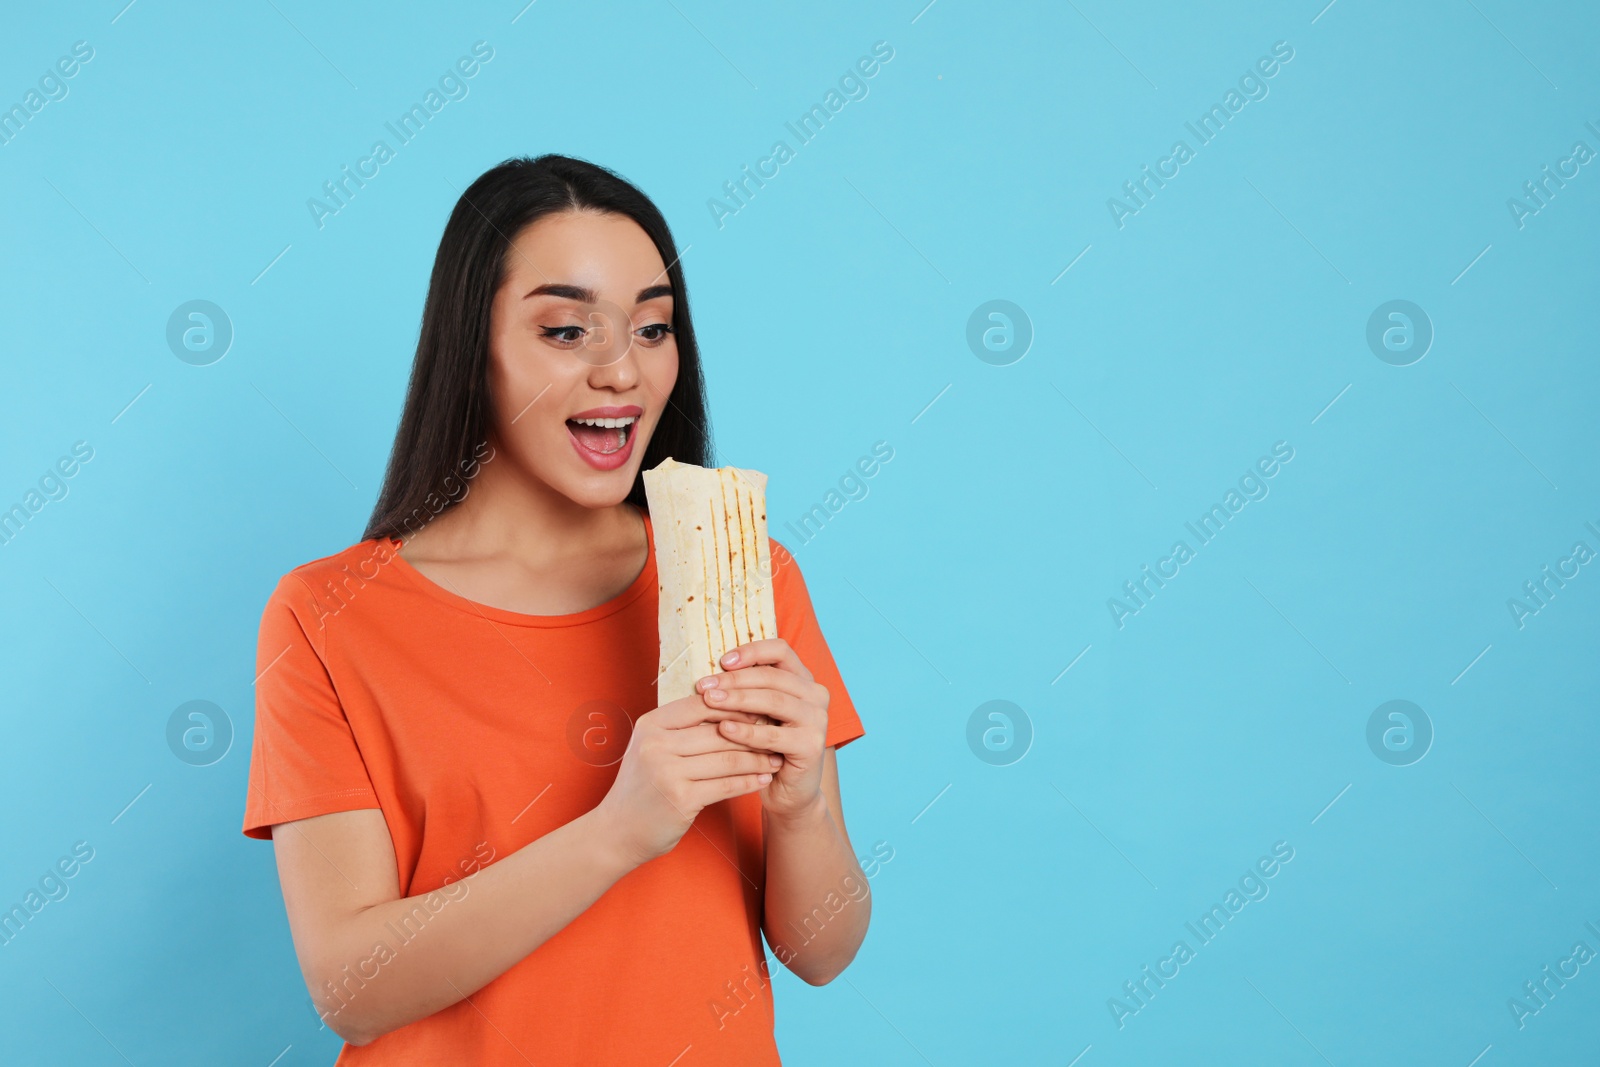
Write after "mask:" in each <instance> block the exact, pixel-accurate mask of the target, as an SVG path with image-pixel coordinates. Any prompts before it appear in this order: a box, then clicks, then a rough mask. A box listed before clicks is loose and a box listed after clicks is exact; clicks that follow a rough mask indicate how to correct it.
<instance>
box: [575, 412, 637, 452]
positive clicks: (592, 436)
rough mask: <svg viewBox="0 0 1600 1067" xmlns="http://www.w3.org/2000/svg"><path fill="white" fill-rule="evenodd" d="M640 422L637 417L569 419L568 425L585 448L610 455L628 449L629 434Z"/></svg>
mask: <svg viewBox="0 0 1600 1067" xmlns="http://www.w3.org/2000/svg"><path fill="white" fill-rule="evenodd" d="M638 421H639V419H638V416H636V415H625V416H623V417H621V418H615V419H568V420H567V425H569V426H571V427H572V428H573V430H572V433H573V436H575V437H576V438H577V439H578V441H579V443H580V444H582V445H583V447H585V448H587V449H589V450H590V451H591V452H598V453H600V454H601V455H610V454H611V453H613V452H619V451H621V450H622V449H623V448H625V447H627V444H628V433H629V431H630V430H631V429H632V427H633V424H634V423H636V422H638Z"/></svg>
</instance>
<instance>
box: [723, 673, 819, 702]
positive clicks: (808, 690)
mask: <svg viewBox="0 0 1600 1067" xmlns="http://www.w3.org/2000/svg"><path fill="white" fill-rule="evenodd" d="M694 687H695V690H696V691H697V692H698V693H699V694H700V695H701V696H702V697H706V699H707V703H708V704H711V701H710V697H709V695H708V694H710V693H712V692H714V691H716V690H718V689H776V690H778V691H779V692H782V693H788V694H790V695H792V696H795V697H798V698H799V699H801V700H808V699H812V698H814V697H816V696H817V694H819V693H826V692H827V689H826V688H824V687H823V686H821V685H818V684H817V683H816V682H813V681H809V680H807V679H805V678H802V677H800V676H799V675H798V674H791V673H790V672H788V671H786V670H782V669H781V668H778V667H765V666H755V667H741V668H740V669H738V670H736V671H724V672H723V673H721V674H708V675H706V676H705V677H704V678H701V679H700V680H699V681H697V682H695V683H694ZM712 706H715V705H714V704H712Z"/></svg>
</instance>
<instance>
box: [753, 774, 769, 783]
mask: <svg viewBox="0 0 1600 1067" xmlns="http://www.w3.org/2000/svg"><path fill="white" fill-rule="evenodd" d="M756 781H758V782H760V783H761V784H762V785H766V784H767V783H768V782H770V781H772V775H770V774H763V775H762V776H761V777H759V778H757V779H756Z"/></svg>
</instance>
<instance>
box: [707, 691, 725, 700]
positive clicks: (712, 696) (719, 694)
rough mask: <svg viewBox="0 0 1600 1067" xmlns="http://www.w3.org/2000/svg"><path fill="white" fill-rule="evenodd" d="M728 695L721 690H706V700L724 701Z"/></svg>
mask: <svg viewBox="0 0 1600 1067" xmlns="http://www.w3.org/2000/svg"><path fill="white" fill-rule="evenodd" d="M727 695H728V694H727V693H725V692H723V691H722V690H721V689H708V690H706V699H707V700H722V699H724V698H725V697H727Z"/></svg>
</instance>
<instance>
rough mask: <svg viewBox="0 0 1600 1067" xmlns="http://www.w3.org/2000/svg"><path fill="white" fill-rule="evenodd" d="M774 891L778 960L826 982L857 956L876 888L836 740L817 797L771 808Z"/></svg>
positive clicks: (771, 917)
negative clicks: (843, 788)
mask: <svg viewBox="0 0 1600 1067" xmlns="http://www.w3.org/2000/svg"><path fill="white" fill-rule="evenodd" d="M766 820H767V822H766V838H767V896H766V915H765V916H764V918H763V921H762V932H763V933H765V934H766V935H767V943H768V944H770V945H771V946H772V951H773V952H774V953H775V954H776V955H777V957H778V962H780V963H782V964H783V965H784V966H786V967H788V968H789V970H791V971H793V972H794V973H795V974H797V975H799V976H800V977H801V978H802V979H804V980H805V981H807V982H809V983H811V984H812V985H825V984H826V983H828V982H831V981H833V980H834V979H835V978H836V977H838V975H839V973H840V972H841V971H843V970H844V969H845V968H846V967H848V966H849V965H850V961H851V960H853V959H855V956H856V951H857V950H858V949H859V948H860V947H861V942H862V940H863V939H864V938H865V937H866V936H867V923H868V922H869V921H870V920H871V918H872V894H871V892H870V891H869V890H868V888H867V879H866V876H865V875H864V874H863V873H862V871H861V865H860V864H859V863H857V862H856V857H855V850H854V849H853V848H851V847H850V835H849V834H848V833H846V831H845V827H844V809H843V807H842V805H841V804H840V800H839V771H838V765H837V763H836V760H835V757H834V752H833V749H832V748H829V749H827V752H826V755H825V757H824V762H823V772H822V790H821V792H819V793H818V794H817V804H816V805H815V806H814V807H813V808H811V809H809V810H807V811H803V812H801V813H800V814H798V815H774V814H773V813H772V812H767V815H766Z"/></svg>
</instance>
